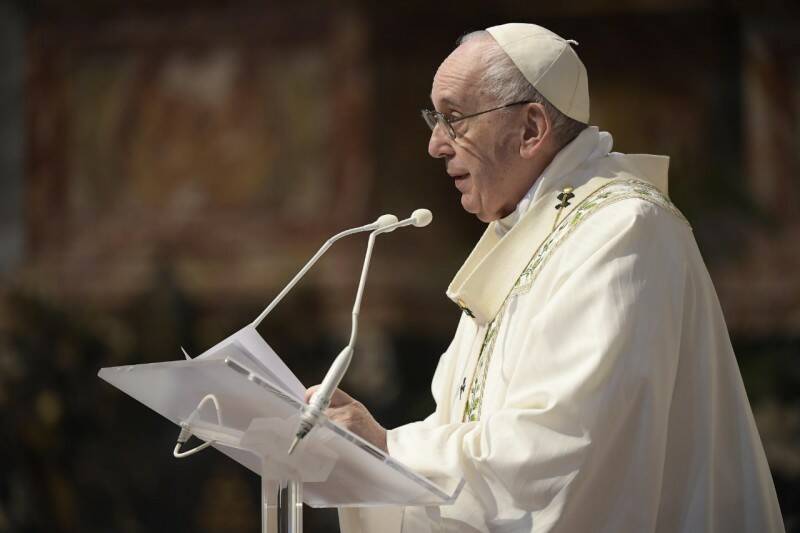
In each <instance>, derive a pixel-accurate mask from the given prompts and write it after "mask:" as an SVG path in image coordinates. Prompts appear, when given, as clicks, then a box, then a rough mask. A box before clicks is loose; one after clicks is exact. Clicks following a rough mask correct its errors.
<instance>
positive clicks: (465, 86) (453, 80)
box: [431, 41, 485, 105]
mask: <svg viewBox="0 0 800 533" xmlns="http://www.w3.org/2000/svg"><path fill="white" fill-rule="evenodd" d="M482 46H485V43H479V42H473V41H469V42H467V43H464V44H462V45H460V46H459V47H458V48H456V49H455V50H453V52H452V53H451V54H450V55H449V56H447V57H446V58H445V60H444V61H442V64H441V65H439V68H438V69H437V70H436V74H435V75H434V77H433V85H432V87H431V101H432V102H433V103H434V104H441V105H457V104H461V103H463V102H464V100H469V99H473V98H474V97H475V96H476V91H475V88H476V84H475V82H476V81H478V78H479V76H480V73H481V72H482V71H483V68H484V65H483V61H482V54H481V53H480V52H481V47H482Z"/></svg>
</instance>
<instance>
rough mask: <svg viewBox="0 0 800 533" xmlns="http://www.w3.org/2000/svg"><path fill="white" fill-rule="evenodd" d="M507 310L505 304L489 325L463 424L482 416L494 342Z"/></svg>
mask: <svg viewBox="0 0 800 533" xmlns="http://www.w3.org/2000/svg"><path fill="white" fill-rule="evenodd" d="M505 308H506V305H505V303H504V304H503V305H502V306H501V307H500V311H499V312H498V313H497V316H496V317H494V320H492V321H491V322H490V323H489V327H488V328H487V329H486V336H485V337H484V338H483V343H482V344H481V351H480V353H479V354H478V361H477V363H476V364H475V376H474V377H473V378H472V383H471V385H470V388H469V394H467V403H466V405H465V406H464V416H463V418H462V421H463V422H475V421H477V420H478V419H479V418H480V416H481V403H482V400H483V389H484V387H485V386H486V375H487V374H488V372H489V359H490V358H491V355H492V352H493V351H494V341H495V340H497V332H498V330H499V329H500V323H501V322H502V321H503V312H504V311H505Z"/></svg>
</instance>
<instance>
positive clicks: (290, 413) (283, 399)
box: [99, 327, 463, 533]
mask: <svg viewBox="0 0 800 533" xmlns="http://www.w3.org/2000/svg"><path fill="white" fill-rule="evenodd" d="M272 357H275V358H277V356H276V355H275V354H274V352H272V350H271V349H270V348H269V346H268V345H267V344H266V343H265V342H264V341H263V339H261V337H260V336H259V335H258V333H257V332H256V331H255V329H254V328H252V327H247V328H244V329H243V330H241V331H239V332H237V333H236V334H234V335H233V336H231V337H229V338H228V339H226V340H225V341H223V342H221V343H220V344H218V345H217V346H215V347H214V348H212V349H211V350H209V351H208V352H206V353H205V354H203V356H201V357H198V358H196V359H193V360H186V361H171V362H165V363H152V364H143V365H133V366H122V367H112V368H103V369H102V370H100V372H99V376H100V377H101V378H102V379H104V380H106V381H107V382H109V383H111V384H112V385H114V386H115V387H117V388H118V389H120V390H122V391H123V392H125V393H127V394H129V395H130V396H132V397H133V398H135V399H137V400H139V401H140V402H141V403H143V404H144V405H146V406H148V407H150V408H151V409H153V410H154V411H156V412H158V413H159V414H161V415H163V416H165V417H166V418H168V419H169V420H171V421H172V422H174V423H176V424H178V425H181V426H182V427H184V428H186V429H187V430H188V431H190V432H191V433H192V434H193V435H195V436H196V437H198V438H200V439H201V440H204V441H206V442H210V443H212V444H211V445H212V446H213V447H214V448H216V449H217V450H219V451H221V452H222V453H224V454H226V455H228V456H229V457H231V458H232V459H234V460H236V461H238V462H239V463H241V464H242V465H244V466H246V467H247V468H249V469H250V470H252V471H253V472H255V473H256V474H258V475H259V476H261V492H262V531H263V532H271V533H273V532H281V533H283V532H291V533H298V532H300V531H302V524H303V512H302V510H303V502H305V503H306V504H308V505H310V506H312V507H343V506H375V505H402V506H426V507H427V506H440V505H447V504H450V503H453V502H454V501H455V499H456V497H457V496H458V494H459V492H460V491H461V488H462V487H463V481H461V480H451V481H448V483H447V485H449V490H446V489H444V488H442V487H441V486H439V485H437V484H434V483H433V482H432V481H430V480H428V479H426V478H424V477H422V476H420V475H418V474H416V473H414V472H412V471H410V470H409V469H407V468H406V467H404V466H403V465H402V464H400V463H398V462H397V461H395V460H394V459H392V458H391V457H389V456H387V455H386V454H385V453H383V451H381V450H378V449H377V448H375V447H374V446H372V445H371V444H369V443H367V442H366V441H364V440H363V439H361V438H360V437H358V436H356V435H354V434H353V433H351V432H349V431H347V430H346V429H343V428H342V427H340V426H338V425H336V424H334V423H333V422H331V421H329V420H327V419H323V420H322V421H321V422H320V424H319V425H318V426H317V427H316V428H314V430H312V431H311V433H309V435H308V436H307V437H306V438H305V439H303V440H302V441H301V443H300V444H299V446H298V447H297V449H296V450H295V451H294V453H293V454H292V455H288V453H287V451H288V449H289V445H290V444H291V441H292V438H293V437H294V432H295V430H296V428H297V423H298V420H299V413H300V410H301V409H302V406H303V404H302V401H301V400H300V397H299V395H298V394H297V392H298V386H299V387H300V388H302V385H299V382H297V383H296V384H288V385H287V383H286V382H287V381H288V380H290V379H291V378H293V377H294V375H293V374H291V373H290V372H289V373H288V374H287V372H288V369H287V368H285V365H283V363H282V362H280V364H278V363H277V362H275V361H273V360H272V359H271V358H272ZM278 361H280V359H279V358H278ZM281 365H282V366H281ZM288 376H291V377H288ZM294 379H295V380H296V378H294ZM290 390H293V393H292V392H289V391H290ZM207 396H213V397H214V400H215V402H205V401H204V398H206V397H207ZM214 403H216V404H218V405H219V411H218V412H215V411H216V409H215V406H214Z"/></svg>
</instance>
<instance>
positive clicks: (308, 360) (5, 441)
mask: <svg viewBox="0 0 800 533" xmlns="http://www.w3.org/2000/svg"><path fill="white" fill-rule="evenodd" d="M794 6H795V4H792V5H789V4H786V5H783V4H779V3H772V4H770V3H769V2H768V3H767V4H766V5H765V4H764V3H761V2H759V3H756V2H735V1H729V2H726V1H717V0H677V1H676V0H589V1H585V2H569V3H568V2H555V3H550V4H548V5H541V3H532V2H525V3H523V2H514V1H511V0H500V1H495V2H479V1H475V0H466V1H461V2H458V3H452V4H448V3H445V2H440V3H432V2H422V1H409V2H402V3H400V2H397V3H388V2H387V3H380V2H368V1H366V0H364V1H358V0H353V1H340V2H322V1H310V0H295V1H292V2H271V1H262V2H255V1H241V2H236V1H228V2H223V1H209V0H193V1H191V2H189V1H184V0H170V1H168V2H155V1H149V0H138V1H137V0H112V1H108V0H102V1H101V0H72V1H71V2H64V1H60V0H40V1H36V2H28V1H21V0H20V1H17V2H8V1H6V2H3V3H1V4H0V65H2V69H0V532H33V531H37V532H38V531H48V532H56V531H65V532H66V531H78V532H87V533H89V532H131V533H132V532H153V531H159V532H160V531H171V532H204V533H211V532H233V533H238V532H256V531H258V530H259V506H258V501H259V490H258V480H257V479H256V477H255V476H254V475H253V474H251V473H250V472H249V471H246V470H245V469H244V468H243V467H240V466H239V465H237V464H235V463H233V462H231V461H229V460H227V459H226V458H224V457H223V456H222V455H221V454H218V453H216V452H207V453H204V454H200V455H197V456H193V457H192V458H190V459H187V460H184V461H176V460H174V459H173V458H172V455H171V450H172V446H173V444H174V442H175V438H176V435H177V431H176V428H175V426H173V425H172V424H171V423H170V422H168V421H166V420H164V419H161V418H160V417H159V416H157V415H155V414H153V413H152V412H150V411H149V410H147V409H146V408H144V407H143V406H141V405H139V404H138V403H137V402H135V401H134V400H132V399H130V398H129V397H127V396H125V395H124V394H122V393H121V392H119V391H117V390H116V389H113V388H112V387H111V386H110V385H108V384H106V383H105V382H103V381H101V380H100V379H99V378H97V377H96V374H97V371H98V369H100V368H101V367H105V366H115V365H123V364H138V363H147V362H155V361H166V360H174V359H180V358H181V357H182V355H181V353H180V346H184V347H186V349H187V350H188V351H189V352H190V353H192V354H198V353H200V352H202V351H203V350H205V349H207V348H209V347H210V346H211V345H213V344H214V343H216V342H217V341H218V340H221V339H222V338H224V337H226V336H227V335H229V334H231V333H233V332H234V331H236V330H237V329H239V328H240V327H242V326H243V325H245V324H246V323H247V322H249V321H250V320H252V319H253V318H254V317H255V316H256V315H257V314H258V312H259V311H260V310H261V309H262V307H263V306H265V305H266V304H267V303H268V302H269V301H270V300H271V299H272V297H273V296H274V295H275V294H276V293H277V292H278V291H279V290H280V288H281V287H282V286H283V285H284V284H285V283H286V282H287V281H288V279H290V277H291V276H292V275H293V274H294V273H295V271H296V270H297V269H298V268H299V267H300V266H301V265H302V264H303V263H304V262H305V261H306V259H307V258H308V257H309V256H310V255H311V254H312V253H313V252H314V251H315V250H316V249H317V247H318V246H319V245H320V244H321V243H322V242H323V241H324V240H325V239H326V238H328V236H330V235H331V234H332V233H335V232H337V231H339V230H340V229H342V228H345V227H348V226H352V225H361V224H363V223H366V222H368V221H371V220H374V218H375V217H376V216H377V215H379V214H381V213H384V212H392V213H396V214H398V215H400V216H401V217H402V216H406V214H407V213H410V211H411V210H413V209H415V208H417V207H422V206H424V207H428V208H430V209H431V210H433V212H434V213H435V221H434V224H432V225H431V226H430V227H428V228H426V229H425V230H417V231H404V232H397V233H396V234H393V235H392V236H391V238H386V239H385V240H383V241H381V242H379V243H378V246H377V248H376V253H375V256H374V258H373V266H372V269H371V273H370V279H369V283H368V287H367V292H366V299H365V302H364V307H363V319H362V326H361V329H362V332H361V335H360V339H359V345H358V348H357V352H356V354H357V356H356V361H355V363H354V366H353V368H352V369H351V371H350V373H349V375H348V377H347V380H346V383H345V385H346V389H348V390H349V391H350V392H351V393H352V394H353V395H354V396H356V397H357V398H358V399H360V400H361V401H362V402H363V403H365V404H366V405H368V406H369V407H370V408H371V409H372V410H373V412H374V413H375V415H376V417H377V418H378V420H379V421H380V422H382V423H383V424H384V425H385V426H388V427H393V426H396V425H399V424H402V423H405V422H409V421H412V420H415V419H419V418H421V417H424V416H425V415H426V414H427V413H428V412H430V410H431V409H432V408H433V403H432V400H431V398H430V393H429V388H428V387H429V383H430V378H431V375H432V372H433V370H434V368H435V365H436V363H437V360H438V357H439V355H440V354H441V352H442V351H443V350H444V349H445V348H446V346H447V344H448V343H449V340H450V337H451V335H452V333H453V331H454V328H455V324H456V322H457V320H458V317H459V311H458V309H457V308H456V307H455V306H454V305H452V303H450V302H449V301H448V300H447V299H446V297H445V295H444V290H445V287H446V286H447V284H448V282H449V281H450V278H451V277H452V275H453V274H454V273H455V272H456V270H457V269H458V267H459V266H460V264H461V262H462V261H463V259H464V258H465V257H466V255H467V254H468V252H469V251H470V249H471V246H472V244H473V243H474V242H475V241H476V239H477V238H478V236H479V235H480V233H481V231H482V225H481V224H480V223H479V222H478V221H477V220H475V219H474V218H473V217H472V216H470V215H468V214H466V213H464V212H462V210H461V208H460V204H459V201H458V193H457V191H456V190H455V189H454V188H453V186H452V183H451V182H450V180H449V179H448V178H447V177H446V176H445V174H444V172H443V168H442V164H441V162H438V161H434V160H431V159H429V158H428V156H427V155H426V145H427V139H428V134H429V131H428V129H427V127H426V126H425V124H424V123H423V121H422V119H421V118H420V116H419V109H420V108H421V107H428V106H429V105H430V104H429V99H428V94H429V92H430V82H431V78H432V76H433V74H434V72H435V70H436V67H437V66H438V64H439V63H440V61H441V60H442V59H443V58H444V57H445V56H446V55H447V54H448V53H449V51H450V50H451V49H452V48H453V46H454V43H455V40H456V39H457V38H458V37H459V36H460V35H461V34H463V33H465V32H467V31H470V30H475V29H481V28H485V27H487V26H490V25H493V24H498V23H503V22H508V21H520V22H523V21H524V22H536V23H539V24H542V25H545V26H547V27H549V28H550V29H552V30H554V31H556V32H558V33H560V34H561V35H563V36H564V37H566V38H572V39H576V40H577V41H579V42H580V46H579V47H578V52H579V54H580V55H581V57H582V59H583V61H584V62H585V64H586V66H587V68H588V71H589V82H590V90H591V95H592V123H593V124H596V125H598V126H600V127H601V129H605V130H608V131H610V132H612V133H613V135H614V138H615V150H617V151H622V152H647V153H656V154H668V155H670V156H671V157H672V163H671V172H670V175H671V177H670V180H671V194H672V197H673V200H674V201H675V203H676V204H677V205H678V206H679V207H680V208H681V209H682V210H683V211H684V213H685V214H686V216H687V218H688V219H689V220H690V221H691V222H692V225H693V227H694V230H695V235H696V237H697V239H698V241H699V243H700V247H701V250H702V251H703V254H704V257H705V259H706V262H707V264H708V266H709V269H710V271H711V275H712V278H713V280H714V283H715V285H716V288H717V291H718V293H719V296H720V299H721V302H722V305H723V308H724V311H725V316H726V319H727V322H728V326H729V328H730V332H731V336H732V339H733V342H734V347H735V348H736V353H737V357H738V358H739V363H740V367H741V369H742V374H743V377H744V381H745V384H746V387H747V391H748V394H749V396H750V399H751V402H752V405H753V409H754V412H755V416H756V420H757V423H758V427H759V430H760V433H761V437H762V439H763V442H764V446H765V448H766V452H767V455H768V458H769V462H770V466H771V468H772V472H773V476H774V480H775V484H776V487H777V490H778V495H779V498H780V503H781V507H782V510H783V513H784V516H785V520H786V526H787V530H788V531H800V362H798V356H799V355H800V240H799V238H800V180H799V179H798V176H799V174H798V171H800V155H798V154H800V32H798V31H797V26H798V22H800V10H798V9H796V7H794ZM363 248H364V240H363V239H353V240H352V241H351V242H348V241H343V242H341V243H340V244H338V245H337V246H336V247H335V248H333V249H332V250H331V252H329V253H328V254H327V255H326V256H325V257H324V259H323V260H322V261H321V262H320V263H319V264H318V266H317V267H316V268H315V270H313V271H312V272H311V274H310V275H309V276H307V277H306V278H305V279H304V281H303V283H302V284H301V285H300V286H299V287H298V288H297V289H296V290H295V291H294V292H293V293H292V294H291V295H290V296H289V297H288V298H287V299H286V300H285V301H284V303H282V304H281V306H279V307H278V308H277V309H276V311H275V313H273V314H272V315H271V316H270V317H269V319H268V320H267V321H266V322H265V323H264V324H263V325H262V327H261V328H260V331H261V333H262V335H263V336H264V338H265V339H266V340H267V341H268V342H269V343H270V344H271V345H272V346H273V348H275V350H276V351H277V352H278V353H279V354H281V356H282V357H283V358H284V359H285V360H286V361H287V363H288V364H289V366H290V367H291V368H292V369H293V370H294V371H295V372H296V373H297V374H298V376H299V377H300V379H301V380H302V381H303V382H304V383H305V384H306V385H310V384H313V383H316V382H318V381H319V380H320V379H321V377H322V376H323V374H324V371H325V369H326V368H327V367H328V365H329V363H330V361H331V360H332V358H333V357H334V355H335V354H336V353H337V352H338V350H339V349H340V348H341V346H343V345H344V344H345V342H346V340H347V336H348V335H349V312H350V307H351V305H352V299H353V296H354V292H355V287H356V283H357V277H358V273H359V268H360V261H361V259H362V254H363ZM306 529H307V531H315V532H316V531H321V532H327V531H336V530H337V522H336V513H335V511H331V510H312V509H308V510H307V512H306Z"/></svg>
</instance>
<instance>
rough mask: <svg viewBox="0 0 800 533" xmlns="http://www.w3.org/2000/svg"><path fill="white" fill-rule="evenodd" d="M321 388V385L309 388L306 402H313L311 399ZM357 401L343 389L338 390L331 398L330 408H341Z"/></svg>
mask: <svg viewBox="0 0 800 533" xmlns="http://www.w3.org/2000/svg"><path fill="white" fill-rule="evenodd" d="M319 388H320V385H314V386H313V387H309V389H308V390H307V391H306V394H305V398H304V399H305V402H306V403H309V402H311V397H312V396H313V395H314V394H315V393H316V392H317V390H318V389H319ZM354 401H355V400H354V399H353V398H352V397H351V396H350V395H349V394H347V393H346V392H344V391H343V390H341V389H336V390H335V391H333V396H331V403H330V407H339V406H342V405H347V404H349V403H353V402H354Z"/></svg>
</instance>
